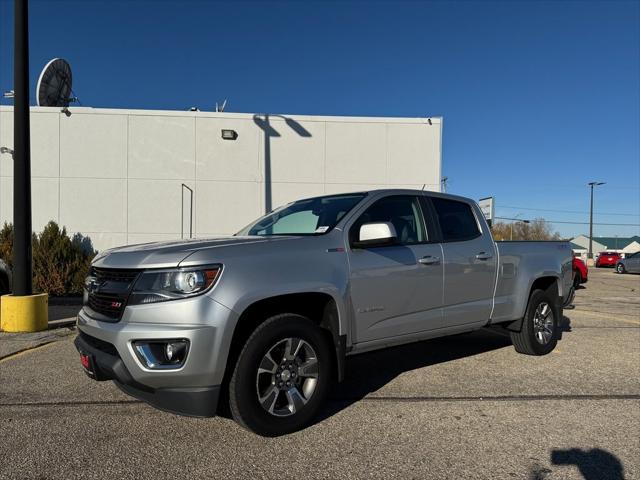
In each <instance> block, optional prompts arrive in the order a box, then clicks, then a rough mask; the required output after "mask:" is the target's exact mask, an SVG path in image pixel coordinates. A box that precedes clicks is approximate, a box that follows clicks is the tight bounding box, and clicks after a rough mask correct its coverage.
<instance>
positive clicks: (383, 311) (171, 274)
mask: <svg viewBox="0 0 640 480" xmlns="http://www.w3.org/2000/svg"><path fill="white" fill-rule="evenodd" d="M571 258H572V251H571V248H570V246H569V243H568V242H499V243H496V242H494V241H493V238H492V236H491V233H490V230H489V228H488V226H487V223H486V222H485V220H484V216H483V215H482V212H481V210H480V209H479V207H478V205H477V204H476V203H475V202H474V201H472V200H469V199H466V198H463V197H458V196H453V195H445V194H440V193H432V192H424V191H416V190H379V191H372V192H361V193H351V194H340V195H330V196H323V197H316V198H309V199H305V200H300V201H297V202H293V203H290V204H288V205H286V206H284V207H282V208H279V209H277V210H275V211H274V212H272V213H270V214H268V215H266V216H264V217H262V218H260V219H259V220H257V221H255V222H253V223H251V224H250V225H248V226H247V227H246V228H244V229H242V230H241V231H240V232H239V233H238V234H236V235H235V236H232V237H225V238H213V239H206V240H205V239H198V240H189V241H174V242H165V243H152V244H146V245H134V246H125V247H120V248H115V249H112V250H109V251H106V252H103V253H102V254H99V255H98V256H97V257H96V259H94V261H93V264H92V267H91V270H90V274H89V276H88V278H87V279H86V292H85V303H84V306H83V308H82V310H81V311H80V313H79V315H78V321H77V325H78V330H79V334H78V336H77V338H76V340H75V344H76V347H77V349H78V351H79V352H80V360H81V363H82V365H83V367H84V369H85V371H86V373H87V374H88V375H89V376H90V377H91V378H93V379H95V380H113V381H114V382H115V384H116V385H117V386H118V387H119V388H120V389H122V390H123V391H124V392H126V393H128V394H129V395H132V396H134V397H137V398H140V399H142V400H144V401H146V402H148V403H150V404H151V405H154V406H156V407H158V408H160V409H163V410H168V411H171V412H175V413H180V414H186V415H192V416H214V415H215V414H216V411H217V407H218V402H219V399H220V398H223V399H225V402H228V406H229V407H230V411H231V414H232V416H233V418H234V419H235V420H236V421H237V422H238V423H239V424H240V425H242V426H244V427H245V428H247V429H249V430H252V431H254V432H256V433H258V434H261V435H268V436H273V435H280V434H284V433H288V432H292V431H295V430H298V429H300V428H302V427H304V426H305V425H307V424H308V423H309V422H310V421H311V420H312V419H313V418H314V417H315V416H316V414H317V413H318V411H319V409H320V408H321V406H322V403H323V401H324V399H325V397H326V395H327V392H328V390H329V388H330V385H331V384H332V383H333V381H335V380H338V381H340V380H342V379H343V377H344V368H345V357H346V356H347V355H353V354H357V353H361V352H366V351H370V350H376V349H381V348H386V347H388V346H391V345H399V344H404V343H409V342H415V341H419V340H424V339H428V338H434V337H441V336H444V335H452V334H458V333H462V332H470V331H473V330H477V329H480V328H482V327H485V326H488V325H498V326H502V327H503V328H504V329H505V330H506V331H508V332H510V335H511V338H512V340H513V345H514V347H515V349H516V351H517V352H519V353H523V354H528V355H545V354H547V353H549V352H551V351H552V350H553V349H554V347H555V346H556V342H557V340H558V328H559V323H560V321H561V319H562V312H563V305H564V302H565V301H567V300H568V299H570V298H571V295H572V293H573V287H572V268H571ZM496 368H498V367H497V366H496ZM363 374H364V373H363ZM221 392H224V394H223V395H221Z"/></svg>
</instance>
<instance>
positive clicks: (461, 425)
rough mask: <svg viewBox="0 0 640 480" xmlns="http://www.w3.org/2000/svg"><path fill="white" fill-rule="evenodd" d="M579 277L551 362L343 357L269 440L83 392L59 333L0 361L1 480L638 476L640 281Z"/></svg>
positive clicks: (486, 338)
mask: <svg viewBox="0 0 640 480" xmlns="http://www.w3.org/2000/svg"><path fill="white" fill-rule="evenodd" d="M589 273H590V279H589V282H588V283H587V284H586V288H583V289H580V290H579V291H578V292H577V296H576V301H575V305H576V308H575V309H574V310H566V311H565V319H564V327H563V330H564V331H563V333H562V339H561V341H560V343H559V345H558V348H557V349H556V350H555V351H554V352H553V353H552V354H550V355H548V356H546V357H540V358H535V357H527V356H523V355H518V354H517V353H516V352H515V351H514V350H513V347H512V346H511V344H510V341H509V339H508V338H506V337H504V336H503V335H501V334H499V333H496V332H493V331H486V330H483V331H480V332H475V333H472V334H465V335H460V336H456V337H450V338H446V339H439V340H431V341H427V342H421V343H418V344H413V345H409V346H403V347H397V348H393V349H388V350H385V351H381V352H374V353H369V354H364V355H360V356H357V357H352V358H350V359H349V362H348V367H347V369H348V370H347V379H346V381H345V383H344V384H342V385H341V387H340V388H339V389H338V390H336V391H335V392H334V394H333V395H332V399H331V401H330V402H329V404H328V406H327V408H326V410H325V412H324V414H323V416H322V418H320V419H318V422H317V423H316V424H315V425H313V426H311V427H310V428H308V429H306V430H304V431H301V432H298V433H296V434H293V435H289V436H285V437H280V438H275V439H266V438H261V437H258V436H255V435H253V434H251V433H249V432H246V431H244V430H242V429H241V428H240V427H238V426H237V425H236V424H235V423H233V422H232V421H231V420H228V419H226V418H213V419H193V418H184V417H178V416H175V415H171V414H168V413H163V412H159V411H157V410H154V409H153V408H151V407H148V406H147V405H145V404H143V403H140V402H138V401H136V400H133V399H131V398H129V397H127V396H125V395H124V394H122V393H121V392H120V391H119V390H118V389H117V388H116V387H115V386H113V385H112V384H111V383H110V382H102V383H97V382H93V381H90V380H89V379H88V378H86V377H85V375H84V373H83V372H82V370H81V368H80V364H79V360H78V355H77V354H76V351H75V349H74V347H73V344H72V340H73V336H74V332H73V331H70V330H69V331H67V332H68V335H57V336H56V340H55V341H53V342H51V343H48V344H46V345H44V346H41V347H38V348H35V349H32V350H28V351H25V352H22V353H20V354H17V355H14V356H11V357H7V358H4V359H3V360H0V478H29V479H32V478H38V479H45V478H64V479H67V478H114V479H115V478H171V479H175V478H214V477H219V478H235V477H238V478H309V477H314V478H336V477H347V478H437V479H443V478H451V479H462V478H478V479H480V478H482V479H485V478H509V479H511V478H525V479H558V478H562V479H564V478H570V479H580V478H586V479H616V478H626V479H632V478H640V276H638V275H616V274H615V273H614V272H613V271H611V270H599V269H598V270H596V269H594V268H592V269H590V272H589Z"/></svg>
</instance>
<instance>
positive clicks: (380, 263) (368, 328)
mask: <svg viewBox="0 0 640 480" xmlns="http://www.w3.org/2000/svg"><path fill="white" fill-rule="evenodd" d="M372 222H391V223H392V224H393V226H394V228H395V230H396V233H397V235H398V239H397V241H396V242H395V243H393V244H391V245H387V246H378V247H371V248H353V247H351V248H350V249H349V265H350V269H351V282H350V287H351V301H352V304H353V315H354V318H355V322H354V324H353V328H354V332H353V334H354V338H355V341H356V342H358V343H360V342H368V341H373V340H379V339H382V338H390V337H397V336H401V335H407V334H411V333H416V332H420V331H424V330H430V329H433V328H439V327H440V326H441V323H442V311H441V307H442V300H443V297H442V273H443V267H442V262H441V257H442V252H441V249H440V245H439V244H438V243H437V242H435V243H432V240H430V239H431V238H432V237H433V236H434V234H433V230H432V231H431V233H429V232H428V231H427V229H426V228H425V218H424V216H423V213H422V206H421V204H420V201H419V199H418V197H417V196H415V195H391V196H387V197H383V198H380V199H378V200H376V201H375V202H373V203H372V204H371V205H370V206H369V207H367V208H366V209H365V211H364V212H363V213H362V214H360V215H359V216H358V217H357V219H356V220H355V221H354V222H353V223H352V224H351V225H350V226H348V228H349V238H350V243H352V242H353V240H354V239H357V238H358V237H357V234H358V232H359V229H360V226H361V225H362V224H364V223H372Z"/></svg>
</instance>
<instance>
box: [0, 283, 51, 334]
mask: <svg viewBox="0 0 640 480" xmlns="http://www.w3.org/2000/svg"><path fill="white" fill-rule="evenodd" d="M48 321H49V296H48V295H47V294H46V293H39V294H36V295H27V296H23V297H14V296H13V295H3V296H2V297H0V330H3V331H5V332H40V331H42V330H46V329H47V325H48Z"/></svg>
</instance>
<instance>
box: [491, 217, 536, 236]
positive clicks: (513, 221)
mask: <svg viewBox="0 0 640 480" xmlns="http://www.w3.org/2000/svg"><path fill="white" fill-rule="evenodd" d="M520 215H522V213H518V214H517V215H516V216H515V217H496V219H499V220H511V224H510V225H511V236H510V240H513V224H514V223H518V222H520V223H531V221H530V220H524V219H520V218H518V217H519V216H520Z"/></svg>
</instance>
